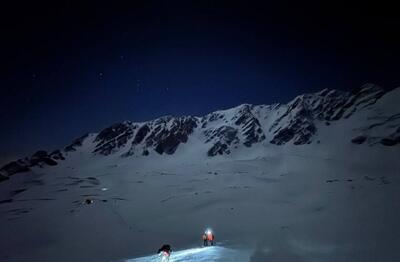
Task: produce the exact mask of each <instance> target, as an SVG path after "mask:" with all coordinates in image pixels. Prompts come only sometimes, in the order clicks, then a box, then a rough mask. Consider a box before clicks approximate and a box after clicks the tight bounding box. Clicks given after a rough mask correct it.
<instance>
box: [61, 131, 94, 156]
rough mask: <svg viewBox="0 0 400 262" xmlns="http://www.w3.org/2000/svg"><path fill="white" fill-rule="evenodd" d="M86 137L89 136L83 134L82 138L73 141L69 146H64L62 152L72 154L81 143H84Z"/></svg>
mask: <svg viewBox="0 0 400 262" xmlns="http://www.w3.org/2000/svg"><path fill="white" fill-rule="evenodd" d="M88 136H89V134H85V135H83V136H81V137H79V138H77V139H75V140H74V141H72V143H71V144H70V145H68V146H66V147H65V148H64V150H65V151H66V152H73V151H76V148H77V147H80V146H82V143H83V141H85V139H86V138H87V137H88Z"/></svg>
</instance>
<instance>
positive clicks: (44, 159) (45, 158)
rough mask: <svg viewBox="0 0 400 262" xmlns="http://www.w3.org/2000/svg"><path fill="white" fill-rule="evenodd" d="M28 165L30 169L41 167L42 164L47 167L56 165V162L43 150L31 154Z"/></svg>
mask: <svg viewBox="0 0 400 262" xmlns="http://www.w3.org/2000/svg"><path fill="white" fill-rule="evenodd" d="M29 163H30V166H31V167H32V166H37V165H39V166H41V165H43V164H46V165H49V166H55V165H57V162H56V161H55V160H53V159H52V158H51V157H50V156H49V155H48V154H47V152H46V151H44V150H39V151H37V152H36V153H35V154H33V155H32V157H31V159H30V160H29Z"/></svg>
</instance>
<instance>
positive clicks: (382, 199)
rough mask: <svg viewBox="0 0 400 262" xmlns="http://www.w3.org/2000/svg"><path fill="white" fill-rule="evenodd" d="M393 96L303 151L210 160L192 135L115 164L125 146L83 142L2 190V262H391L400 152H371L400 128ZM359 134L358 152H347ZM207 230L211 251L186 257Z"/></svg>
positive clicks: (323, 131) (275, 149)
mask: <svg viewBox="0 0 400 262" xmlns="http://www.w3.org/2000/svg"><path fill="white" fill-rule="evenodd" d="M395 92H396V95H393V94H392V95H390V96H387V97H386V96H384V97H383V98H381V99H380V100H379V101H378V102H377V103H376V104H374V107H371V108H365V109H363V110H361V111H357V114H353V115H352V116H351V117H350V118H344V119H342V120H340V121H336V122H334V121H332V122H330V124H329V125H327V124H326V123H325V122H322V121H320V122H316V123H315V125H316V127H317V130H318V132H317V133H316V134H315V135H314V136H313V142H312V143H310V144H303V145H294V144H293V143H287V144H285V145H276V144H271V143H270V142H269V141H270V140H271V139H272V135H273V133H268V134H269V135H268V134H267V135H268V136H267V138H266V139H265V141H262V142H257V143H254V144H252V145H251V147H248V146H245V145H238V147H237V148H235V147H234V145H233V144H232V147H233V148H232V151H231V153H230V154H229V155H216V156H214V157H209V156H208V155H207V151H208V150H209V147H210V144H209V143H205V142H204V141H206V138H205V137H204V136H205V133H204V132H203V130H201V128H200V127H199V128H198V129H196V130H195V131H194V132H193V134H192V135H191V136H190V138H188V141H187V142H186V143H182V144H181V145H180V146H179V147H178V148H177V150H176V152H175V153H174V154H172V155H168V154H162V155H160V154H158V153H157V152H155V151H154V150H153V151H150V152H149V155H147V156H142V155H141V154H133V155H130V156H129V157H121V154H120V153H122V152H125V151H126V150H130V146H131V144H132V143H131V142H127V143H126V146H125V147H123V148H121V149H120V150H122V151H121V152H119V153H118V154H110V155H101V154H93V153H92V152H94V151H95V150H96V145H97V144H96V143H93V142H94V141H95V139H96V135H95V134H92V135H89V136H88V137H87V138H86V139H85V140H84V141H82V144H81V145H80V146H77V147H76V149H75V151H71V152H64V153H65V158H66V159H65V160H63V161H59V163H58V165H56V166H54V167H43V168H41V167H40V166H39V165H38V166H34V167H32V168H31V171H30V172H25V173H19V174H15V175H13V176H12V177H10V179H9V180H6V181H3V182H1V183H0V261H2V262H3V261H4V262H20V261H21V262H26V261H40V262H54V261H57V262H71V261H74V262H80V261H82V262H88V261H95V262H110V261H139V262H140V261H154V259H156V257H152V256H151V255H153V254H154V253H155V251H156V250H158V248H160V246H161V245H162V244H170V245H171V246H172V249H173V250H175V252H174V253H173V256H172V259H171V262H172V261H241V262H247V261H249V262H349V261H351V262H398V261H400V252H399V246H400V201H399V200H400V161H399V156H400V147H399V146H398V145H395V146H394V145H393V146H385V145H383V144H381V143H379V142H378V141H381V140H380V139H381V138H382V137H387V135H388V134H389V133H392V132H393V130H394V129H396V130H400V129H399V127H400V126H399V121H400V112H399V103H398V101H399V99H400V89H397V90H396V91H395ZM235 110H236V109H233V110H228V112H225V113H224V114H226V115H227V116H228V115H229V114H228V113H229V112H234V111H235ZM239 111H240V110H239ZM220 113H221V112H220ZM234 115H235V114H234ZM266 116H268V117H267V118H260V121H259V122H260V123H261V124H262V125H263V126H264V127H265V128H263V130H269V127H270V126H271V123H272V122H271V121H272V120H271V119H270V118H269V117H274V116H275V115H270V114H268V115H266ZM274 119H275V118H274ZM288 123H291V122H290V121H289V122H288ZM210 125H214V126H213V128H214V129H215V130H219V127H220V126H219V125H221V126H222V125H225V123H224V122H223V121H222V120H221V119H219V120H216V121H213V122H210ZM233 126H235V125H233ZM208 128H209V127H208ZM246 130H247V129H246ZM299 132H302V130H300V131H299ZM396 132H397V131H396ZM359 134H364V135H366V136H367V137H368V138H367V140H366V142H364V144H362V143H361V144H357V143H356V144H355V143H352V142H350V141H351V140H352V138H354V137H356V136H357V135H359ZM240 136H241V135H240ZM378 138H379V139H378ZM132 139H133V138H132ZM214 139H217V137H215V138H214ZM240 139H241V140H240V141H242V140H243V139H242V137H240ZM220 140H221V139H220ZM112 141H114V140H112ZM221 141H222V140H221ZM106 145H109V143H106ZM136 146H137V145H136ZM137 149H138V148H137ZM139 149H140V151H142V148H139ZM139 149H138V150H139ZM87 200H90V201H89V203H90V204H87ZM91 201H93V202H91ZM208 227H210V228H212V229H213V231H214V233H215V237H216V241H217V243H218V246H216V247H212V248H195V249H192V248H193V247H199V246H200V245H201V244H202V240H201V236H202V234H203V232H204V230H205V229H206V228H208ZM149 255H150V257H146V256H149ZM138 258H139V259H138Z"/></svg>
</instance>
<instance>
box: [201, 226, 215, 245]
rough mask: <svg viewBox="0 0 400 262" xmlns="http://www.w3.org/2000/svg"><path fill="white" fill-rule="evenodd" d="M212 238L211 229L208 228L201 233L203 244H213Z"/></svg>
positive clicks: (213, 237)
mask: <svg viewBox="0 0 400 262" xmlns="http://www.w3.org/2000/svg"><path fill="white" fill-rule="evenodd" d="M214 239H215V236H214V234H213V232H212V231H211V230H209V229H208V230H206V232H204V235H203V243H204V246H208V245H211V246H213V245H214Z"/></svg>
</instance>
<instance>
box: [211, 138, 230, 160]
mask: <svg viewBox="0 0 400 262" xmlns="http://www.w3.org/2000/svg"><path fill="white" fill-rule="evenodd" d="M227 150H228V146H227V145H226V144H223V143H221V142H219V141H218V142H216V143H215V144H214V145H213V146H212V147H211V148H210V149H209V150H208V152H207V155H208V156H216V155H223V154H224V153H227V152H226V151H227Z"/></svg>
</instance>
